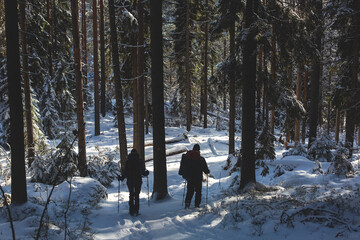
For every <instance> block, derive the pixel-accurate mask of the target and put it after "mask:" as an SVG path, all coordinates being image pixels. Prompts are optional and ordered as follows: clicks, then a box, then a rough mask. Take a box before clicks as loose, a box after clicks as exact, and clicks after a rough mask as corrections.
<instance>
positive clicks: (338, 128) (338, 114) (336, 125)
mask: <svg viewBox="0 0 360 240" xmlns="http://www.w3.org/2000/svg"><path fill="white" fill-rule="evenodd" d="M339 132H340V111H339V109H338V108H336V121H335V142H336V143H338V142H339Z"/></svg>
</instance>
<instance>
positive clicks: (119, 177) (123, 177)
mask: <svg viewBox="0 0 360 240" xmlns="http://www.w3.org/2000/svg"><path fill="white" fill-rule="evenodd" d="M117 179H118V181H124V179H125V176H121V175H118V176H117Z"/></svg>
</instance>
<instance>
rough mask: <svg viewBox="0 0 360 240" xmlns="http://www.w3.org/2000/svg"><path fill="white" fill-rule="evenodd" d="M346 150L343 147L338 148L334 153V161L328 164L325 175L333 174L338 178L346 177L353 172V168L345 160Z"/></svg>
mask: <svg viewBox="0 0 360 240" xmlns="http://www.w3.org/2000/svg"><path fill="white" fill-rule="evenodd" d="M348 153H349V152H348V150H347V149H346V148H344V147H341V148H339V149H338V150H337V151H336V152H335V157H334V161H333V162H332V163H331V164H330V166H329V168H328V169H327V171H326V174H330V173H332V174H335V175H338V176H347V175H348V174H350V173H352V172H354V167H353V165H352V164H351V162H350V161H349V160H348V159H347V156H348Z"/></svg>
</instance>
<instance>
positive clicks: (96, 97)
mask: <svg viewBox="0 0 360 240" xmlns="http://www.w3.org/2000/svg"><path fill="white" fill-rule="evenodd" d="M92 3H93V4H92V10H93V47H94V108H95V136H98V135H100V109H99V53H98V49H99V47H98V31H97V28H98V22H97V2H96V0H92Z"/></svg>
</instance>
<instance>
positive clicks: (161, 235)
mask: <svg viewBox="0 0 360 240" xmlns="http://www.w3.org/2000/svg"><path fill="white" fill-rule="evenodd" d="M92 119H93V118H92V117H91V116H87V125H86V130H87V138H86V140H87V154H88V155H94V154H98V149H99V148H100V149H101V150H103V151H108V152H110V151H115V150H116V148H117V145H118V135H117V130H116V128H115V127H113V116H111V115H108V116H106V117H105V118H103V119H101V128H102V129H101V135H100V136H94V135H93V129H94V125H93V121H92ZM127 123H129V125H127V134H128V135H127V138H128V143H129V144H131V143H132V129H131V125H130V123H131V119H127ZM185 132H186V131H185V129H184V128H175V127H168V128H166V138H175V137H179V136H183V134H184V133H185ZM187 135H188V139H185V140H183V141H181V142H177V143H172V144H169V145H167V149H180V148H184V147H186V148H188V149H191V148H192V146H193V144H194V143H199V144H200V147H201V154H202V155H203V156H204V157H205V159H206V161H207V163H208V166H209V169H210V171H211V177H209V180H208V183H207V182H204V183H203V197H202V203H201V208H200V209H193V208H192V209H184V206H183V205H182V203H183V196H184V180H183V179H182V177H181V176H179V175H178V169H179V163H180V159H181V154H179V155H174V156H170V157H168V158H167V185H168V192H169V196H170V197H169V198H168V199H166V200H163V201H160V202H155V201H152V200H151V199H150V201H148V192H149V193H150V198H151V192H152V188H153V162H152V161H149V162H147V163H146V168H147V169H148V170H149V171H150V175H149V177H148V179H147V178H144V179H143V185H142V191H141V194H140V198H141V199H140V213H141V214H140V215H139V216H137V217H133V216H130V215H129V214H128V202H127V201H128V191H127V187H126V184H125V182H123V183H121V184H120V194H118V190H119V185H118V181H117V180H114V181H113V182H112V184H111V186H110V187H109V188H107V196H106V195H105V194H104V192H106V189H105V188H104V187H103V186H102V185H101V184H99V183H98V182H97V181H96V180H93V179H91V178H78V177H76V178H74V179H73V180H72V185H71V188H70V185H69V184H68V183H67V182H64V183H62V184H60V185H59V186H57V187H56V188H55V190H54V193H53V195H52V198H51V199H52V201H51V202H50V204H49V207H48V209H49V211H48V213H47V214H46V215H45V218H44V219H45V221H44V222H45V223H46V225H47V227H46V226H45V225H44V226H45V227H44V228H43V232H42V237H41V239H64V229H66V231H67V234H68V235H67V239H317V240H318V239H327V240H328V239H360V232H359V231H360V174H359V168H358V165H359V160H358V159H359V156H358V155H356V156H355V160H354V161H353V162H352V164H353V166H354V168H355V170H356V173H355V174H354V175H353V176H351V177H349V178H345V177H339V176H335V175H332V174H327V175H326V174H319V173H318V172H317V173H313V168H314V166H315V163H314V162H313V161H310V160H308V159H306V158H304V157H301V156H288V157H285V158H282V153H283V152H284V149H283V148H282V147H281V146H278V147H277V148H276V153H277V159H276V160H275V161H271V162H270V161H268V162H267V164H268V167H269V174H268V175H266V176H265V177H263V176H261V174H260V173H261V171H262V169H261V168H260V169H258V170H257V171H256V179H257V181H258V182H259V183H261V184H264V185H261V184H260V186H259V187H260V189H261V190H258V191H250V192H247V193H241V194H239V193H236V192H235V190H236V189H237V188H236V185H237V184H239V173H238V172H235V173H233V174H232V175H231V176H230V175H229V170H224V169H223V167H224V166H225V165H226V160H227V158H228V154H227V152H228V134H227V132H226V131H216V130H215V129H212V128H209V129H202V128H199V127H193V128H192V130H191V131H190V132H188V133H187ZM146 140H147V141H152V135H151V134H149V135H146ZM239 147H240V142H239V141H237V142H236V148H237V149H239ZM129 150H130V149H129ZM145 151H146V159H150V158H151V157H152V147H151V146H148V147H146V149H145ZM0 161H1V162H0V163H1V165H2V166H5V164H6V160H5V159H4V158H2V159H1V160H0ZM234 163H235V159H233V161H232V164H234ZM328 167H329V163H322V168H323V170H324V171H326V169H327V168H328ZM147 181H149V182H147ZM147 183H148V185H149V189H148V188H147ZM0 184H1V186H3V188H4V190H5V192H6V193H8V194H10V192H11V190H10V189H11V186H10V185H9V182H7V183H5V182H4V179H3V178H2V177H1V176H0ZM27 184H28V185H27V190H28V199H29V201H28V202H27V203H26V204H25V205H23V206H11V214H12V217H13V220H14V228H15V234H16V238H17V239H32V238H34V237H35V236H36V232H37V229H38V228H39V219H40V216H41V213H42V211H43V208H44V207H43V205H44V202H45V201H46V199H47V196H48V194H49V193H50V190H51V186H46V185H44V184H39V183H31V182H28V183H27ZM70 191H71V198H70V199H69V193H70ZM102 197H103V198H102ZM118 199H119V201H118ZM68 202H69V203H70V207H69V209H68V210H67V206H68V204H67V203H68ZM41 204H42V205H41ZM192 207H193V203H192ZM65 213H67V214H66V216H67V218H66V224H67V225H66V226H65V217H64V216H65ZM0 239H4V240H5V239H12V235H11V228H10V224H9V221H8V217H7V210H6V209H5V207H2V208H1V209H0Z"/></svg>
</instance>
